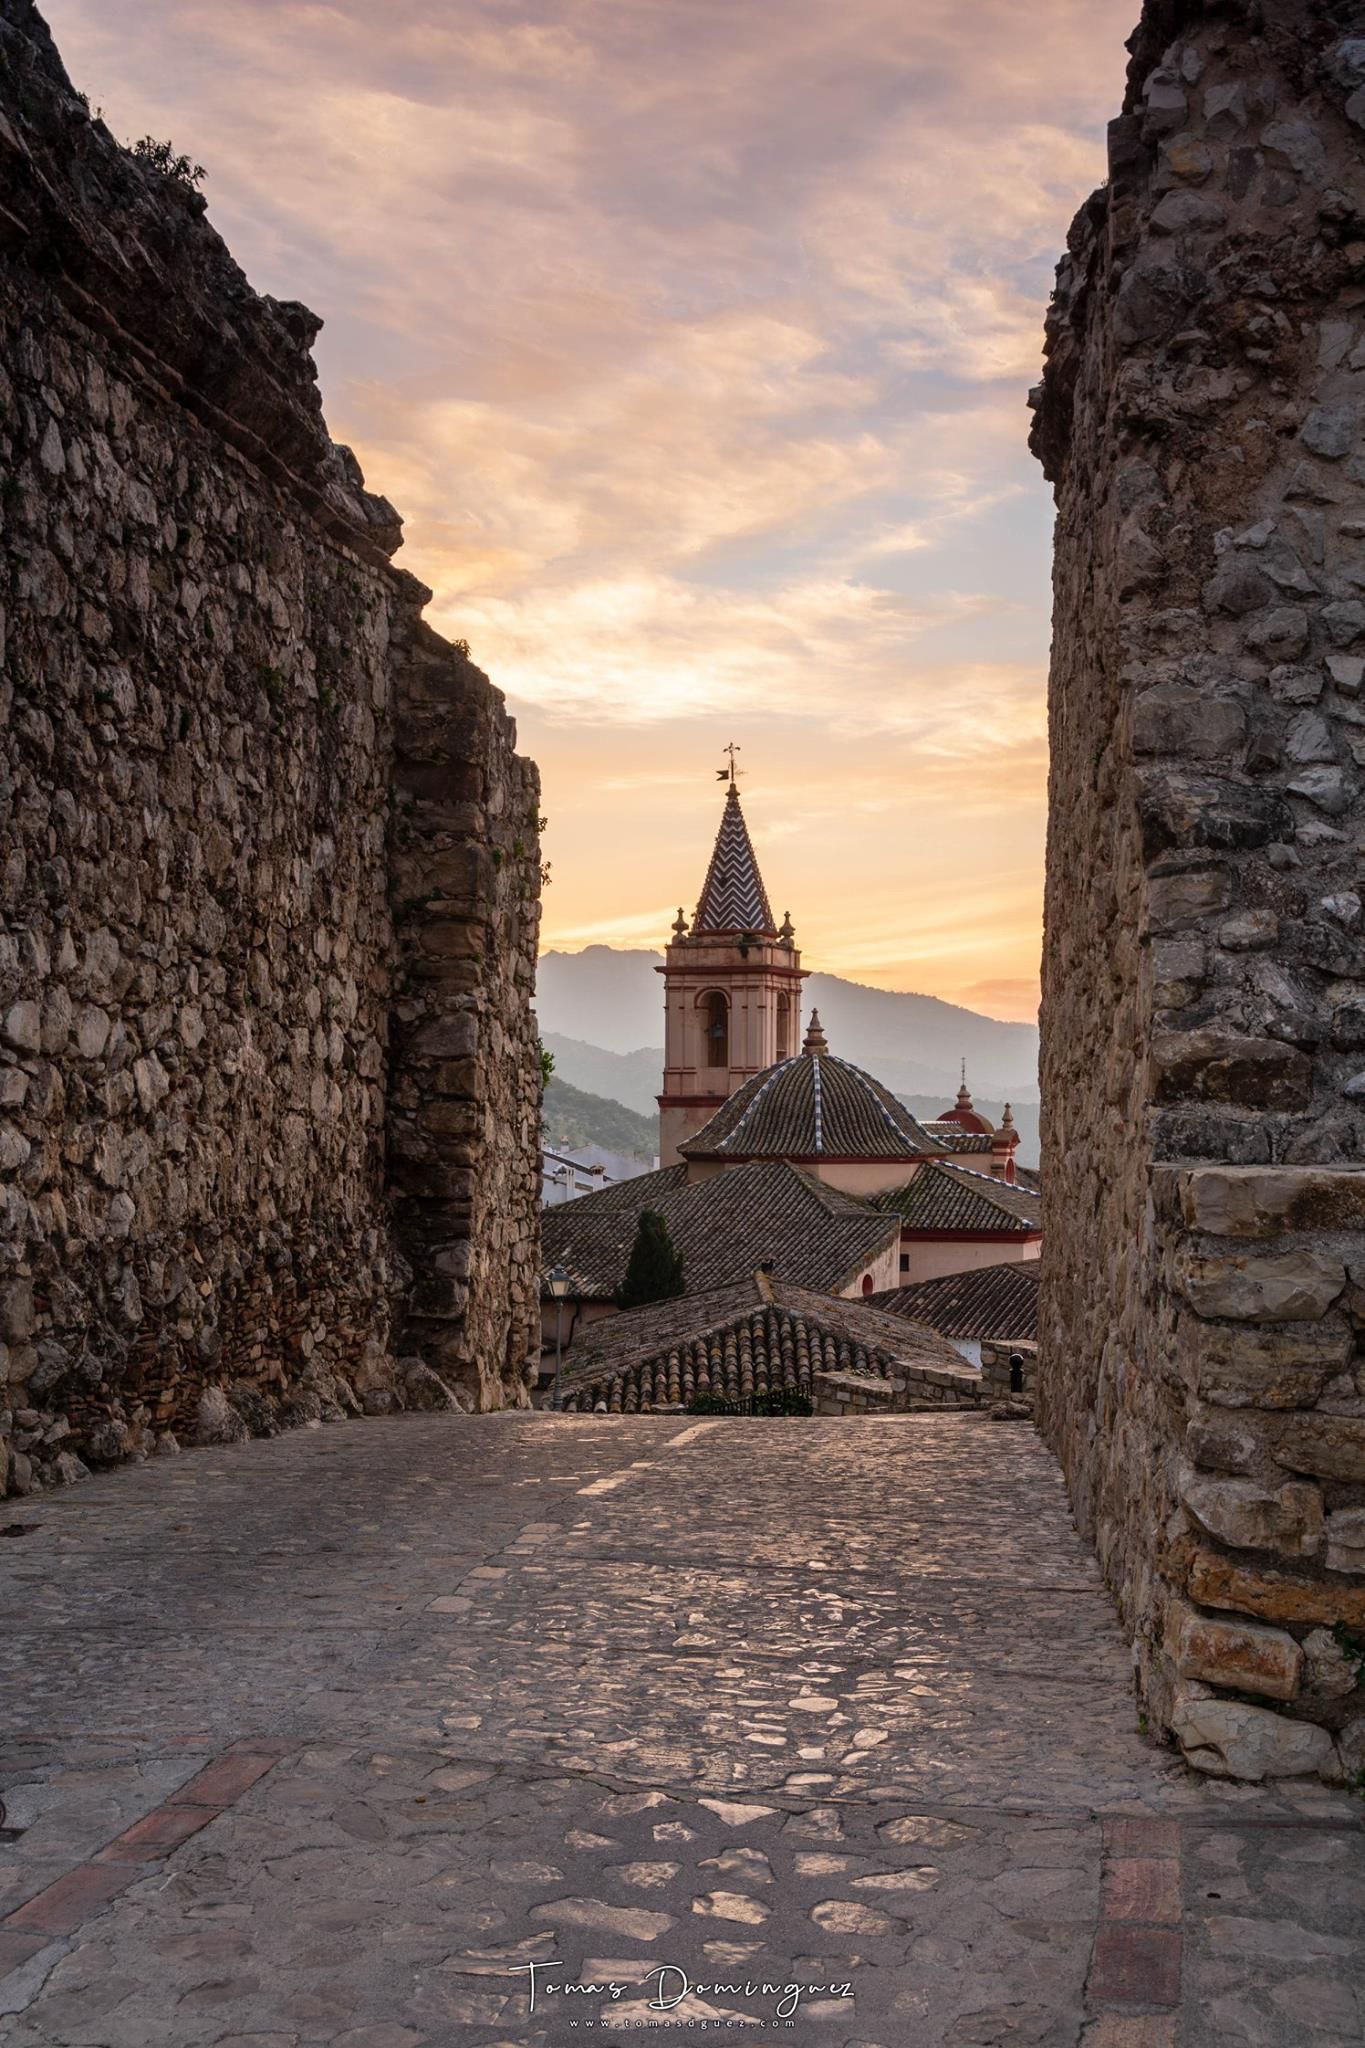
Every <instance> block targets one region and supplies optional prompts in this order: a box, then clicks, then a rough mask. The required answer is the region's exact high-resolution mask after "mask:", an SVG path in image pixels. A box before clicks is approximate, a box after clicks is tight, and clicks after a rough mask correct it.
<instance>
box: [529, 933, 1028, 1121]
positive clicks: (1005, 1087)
mask: <svg viewBox="0 0 1365 2048" xmlns="http://www.w3.org/2000/svg"><path fill="white" fill-rule="evenodd" d="M662 965H663V955H662V953H647V952H618V951H617V950H616V948H615V947H613V946H588V947H587V948H585V950H584V951H583V952H581V953H546V954H544V955H543V956H542V958H541V962H540V971H539V977H538V986H537V994H536V1007H537V1010H538V1012H539V1015H540V1027H541V1034H542V1036H543V1037H544V1038H545V1041H546V1043H547V1044H551V1041H552V1039H553V1038H566V1039H577V1040H578V1041H579V1043H580V1045H582V1046H584V1047H592V1046H597V1047H601V1049H602V1050H603V1051H604V1052H607V1053H616V1054H631V1055H638V1054H639V1053H640V1049H641V1048H642V1047H644V1048H647V1049H648V1053H649V1060H650V1061H652V1062H653V1064H652V1065H651V1066H649V1067H648V1072H649V1082H648V1092H649V1105H650V1106H651V1107H652V1104H653V1097H654V1095H655V1094H657V1092H658V1089H659V1085H660V1078H661V1068H662V1064H663V1061H662V1055H661V1053H660V1052H659V1051H658V1050H657V1048H659V1047H661V1046H662V1044H663V983H662V981H661V980H660V978H659V976H658V975H657V974H656V973H655V972H654V970H655V968H656V967H661V966H662ZM804 1000H805V1007H806V1014H807V1015H809V1012H810V1010H811V1007H812V1006H815V1007H817V1008H818V1009H819V1011H820V1021H821V1022H822V1024H823V1025H824V1027H825V1032H826V1035H827V1037H828V1039H829V1043H830V1049H831V1051H833V1052H836V1053H838V1054H839V1055H840V1056H841V1057H842V1058H844V1059H847V1060H852V1061H853V1063H854V1065H855V1066H860V1067H866V1068H867V1069H868V1071H869V1072H871V1073H873V1074H875V1075H876V1076H877V1078H878V1079H879V1080H880V1081H884V1082H885V1083H886V1085H887V1087H888V1088H893V1089H895V1090H896V1092H897V1093H898V1094H901V1093H906V1094H914V1095H930V1096H940V1095H941V1096H942V1097H943V1100H942V1101H941V1102H940V1103H939V1104H938V1107H939V1108H940V1109H944V1108H946V1107H947V1106H948V1104H949V1103H950V1102H951V1101H952V1100H953V1097H954V1096H955V1095H956V1093H957V1085H958V1078H959V1073H960V1067H959V1062H960V1061H961V1060H963V1059H964V1058H965V1060H966V1062H967V1079H968V1081H969V1083H970V1084H971V1089H972V1093H973V1095H974V1096H978V1097H980V1098H981V1100H982V1102H983V1104H984V1102H985V1101H986V1100H988V1099H990V1100H997V1101H1002V1102H1003V1101H1004V1099H1005V1098H1006V1097H1008V1098H1009V1099H1010V1100H1011V1101H1012V1102H1013V1103H1014V1105H1015V1108H1016V1110H1017V1109H1018V1108H1019V1106H1020V1104H1021V1103H1027V1102H1036V1101H1037V1099H1038V1032H1037V1028H1036V1027H1035V1026H1034V1025H1032V1024H1006V1023H1002V1022H1000V1021H999V1020H998V1019H997V1018H994V1017H982V1016H979V1015H978V1014H977V1012H976V1011H975V1010H965V1009H962V1008H960V1007H959V1006H958V1005H957V1004H956V1003H945V1002H943V1001H941V1000H940V998H939V997H937V996H919V995H908V994H907V995H899V994H893V993H892V992H891V991H890V990H887V989H880V988H865V987H863V986H862V984H861V983H859V982H856V981H845V980H844V979H843V978H842V976H840V975H837V974H812V975H811V977H810V979H809V981H808V982H807V983H806V988H805V998H804ZM552 1049H553V1048H552ZM646 1064H647V1063H646ZM560 1071H561V1073H562V1074H563V1077H564V1079H565V1080H567V1081H569V1082H571V1083H572V1085H573V1086H574V1087H577V1088H587V1089H589V1090H590V1091H591V1092H592V1093H594V1094H599V1095H612V1096H614V1097H615V1099H616V1100H617V1101H618V1102H625V1103H627V1104H628V1105H629V1106H630V1107H631V1108H632V1109H639V1110H641V1111H644V1110H645V1109H646V1103H645V1100H644V1095H643V1090H642V1088H641V1087H634V1086H632V1088H631V1092H630V1093H629V1094H622V1093H621V1092H620V1087H621V1084H620V1081H619V1078H618V1085H617V1086H615V1087H610V1088H609V1087H607V1086H605V1085H604V1083H605V1079H606V1076H605V1073H604V1074H603V1076H602V1077H601V1079H600V1080H589V1079H587V1078H585V1077H584V1076H583V1075H582V1073H581V1069H580V1070H579V1071H574V1072H571V1071H570V1070H569V1067H568V1065H565V1066H563V1067H561V1070H560ZM638 1071H639V1076H640V1080H641V1082H643V1080H644V1076H645V1071H646V1066H645V1064H642V1065H641V1066H640V1067H639V1069H638ZM634 1072H635V1068H634V1066H632V1074H633V1073H634ZM945 1091H946V1092H945ZM984 1113H985V1114H986V1115H987V1116H990V1115H991V1113H992V1112H991V1111H990V1110H989V1109H987V1110H985V1112H984Z"/></svg>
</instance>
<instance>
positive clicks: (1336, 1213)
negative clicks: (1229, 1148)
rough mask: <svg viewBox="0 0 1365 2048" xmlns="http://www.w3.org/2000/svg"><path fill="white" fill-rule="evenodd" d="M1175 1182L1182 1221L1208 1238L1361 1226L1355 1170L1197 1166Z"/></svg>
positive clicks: (1362, 1192) (1364, 1214) (1364, 1181)
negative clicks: (1206, 1234) (1207, 1235)
mask: <svg viewBox="0 0 1365 2048" xmlns="http://www.w3.org/2000/svg"><path fill="white" fill-rule="evenodd" d="M1168 1171H1169V1169H1168ZM1179 1186H1180V1203H1181V1210H1182V1213H1183V1215H1184V1219H1185V1222H1186V1223H1187V1224H1188V1226H1189V1227H1190V1229H1192V1230H1202V1231H1207V1232H1208V1234H1209V1235H1210V1236H1212V1237H1241V1238H1264V1237H1278V1236H1280V1235H1282V1234H1283V1233H1284V1232H1286V1231H1339V1230H1361V1229H1365V1169H1361V1168H1351V1167H1340V1168H1338V1167H1325V1166H1198V1167H1194V1168H1192V1169H1190V1170H1189V1171H1188V1172H1182V1173H1180V1174H1179Z"/></svg>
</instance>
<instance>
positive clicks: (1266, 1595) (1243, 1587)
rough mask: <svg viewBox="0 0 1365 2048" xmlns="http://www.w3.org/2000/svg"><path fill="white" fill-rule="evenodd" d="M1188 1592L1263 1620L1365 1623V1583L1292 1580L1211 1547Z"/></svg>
mask: <svg viewBox="0 0 1365 2048" xmlns="http://www.w3.org/2000/svg"><path fill="white" fill-rule="evenodd" d="M1185 1585H1186V1590H1187V1591H1188V1593H1189V1595H1190V1597H1191V1599H1192V1600H1196V1601H1197V1602H1198V1603H1199V1605H1200V1606H1201V1607H1217V1608H1221V1609H1224V1610H1225V1611H1231V1612H1232V1613H1234V1614H1251V1615H1255V1616H1256V1618H1257V1619H1258V1620H1260V1621H1278V1622H1284V1623H1286V1624H1293V1623H1295V1622H1321V1623H1323V1624H1324V1625H1325V1626H1326V1627H1328V1628H1331V1627H1333V1626H1334V1625H1335V1624H1336V1623H1337V1622H1339V1621H1340V1622H1344V1623H1345V1624H1346V1626H1347V1627H1348V1628H1362V1627H1365V1586H1361V1587H1355V1586H1350V1585H1348V1584H1345V1583H1344V1582H1343V1581H1342V1580H1340V1579H1335V1580H1331V1581H1328V1580H1327V1579H1325V1578H1321V1577H1318V1578H1307V1577H1305V1578H1291V1577H1290V1575H1289V1574H1288V1573H1287V1572H1278V1571H1275V1570H1274V1569H1273V1568H1272V1567H1270V1566H1262V1565H1257V1564H1248V1563H1243V1562H1241V1561H1240V1560H1236V1561H1235V1560H1234V1559H1232V1558H1229V1557H1223V1556H1221V1555H1219V1553H1218V1552H1216V1551H1212V1550H1196V1551H1195V1552H1194V1554H1193V1556H1192V1558H1191V1559H1190V1563H1189V1567H1188V1570H1187V1572H1186V1578H1185Z"/></svg>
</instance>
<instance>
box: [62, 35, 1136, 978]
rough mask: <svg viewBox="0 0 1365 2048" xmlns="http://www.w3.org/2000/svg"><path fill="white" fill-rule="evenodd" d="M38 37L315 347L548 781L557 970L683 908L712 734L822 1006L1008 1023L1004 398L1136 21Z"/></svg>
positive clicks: (1008, 583)
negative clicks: (592, 939) (311, 311)
mask: <svg viewBox="0 0 1365 2048" xmlns="http://www.w3.org/2000/svg"><path fill="white" fill-rule="evenodd" d="M47 11H48V13H49V17H50V19H51V20H52V23H53V27H54V31H55V33H56V34H57V37H58V40H59V43H60V44H61V46H62V48H63V51H64V54H65V56H66V58H67V61H68V63H69V65H70V67H71V69H72V70H73V73H74V74H75V75H76V77H77V81H78V83H80V84H81V85H82V86H84V87H85V88H87V89H88V90H89V91H90V93H91V95H92V97H93V98H94V99H96V100H97V101H100V102H102V103H103V105H104V107H105V109H106V112H107V114H108V117H109V119H110V121H111V124H112V125H113V126H114V127H115V128H116V129H117V130H118V131H120V132H122V133H124V134H136V133H141V132H143V131H145V130H151V131H152V132H154V133H157V134H163V135H171V136H173V137H174V138H175V140H176V142H177V144H178V146H181V147H189V148H192V149H193V151H194V154H195V155H196V157H198V158H200V159H201V160H202V161H204V162H205V163H206V164H208V166H209V169H210V174H211V175H210V180H209V184H208V186H207V192H208V196H209V199H210V207H211V214H212V217H213V219H214V220H215V222H216V223H217V225H218V226H219V227H220V228H221V229H222V231H223V232H224V233H225V235H226V236H227V238H228V240H229V241H230V243H231V245H232V247H233V249H234V251H235V252H236V254H237V255H238V256H239V258H240V259H241V260H242V262H243V264H244V266H245V267H246V269H247V270H248V272H249V274H250V275H251V276H252V278H253V281H254V282H256V283H257V284H258V286H260V287H261V288H263V289H269V290H273V291H276V292H280V293H282V294H285V295H288V296H297V297H302V298H304V299H306V300H307V301H308V302H309V303H310V304H312V305H314V306H315V307H316V309H317V310H318V311H319V312H320V313H321V314H322V315H323V316H324V318H325V319H326V321H327V326H326V329H325V331H324V334H323V337H322V340H321V344H320V349H319V359H320V364H321V369H322V374H323V381H324V388H325V392H326V397H327V406H328V414H329V418H330V420H331V422H332V425H333V429H334V431H335V432H337V434H338V435H339V436H340V437H342V438H344V439H347V440H350V441H351V442H352V443H353V444H354V445H355V447H356V448H357V451H358V452H359V454H360V456H361V459H362V461H363V463H364V465H365V467H366V470H367V472H368V474H369V476H370V478H371V481H372V482H373V483H374V484H375V486H376V487H377V488H380V489H382V490H384V491H385V492H386V493H387V494H388V495H389V496H390V497H391V498H392V499H393V500H394V502H395V503H396V504H398V505H399V507H400V509H401V510H402V511H403V512H404V514H405V515H406V517H407V520H408V548H407V551H406V554H405V557H404V559H405V561H406V563H407V565H408V566H409V567H411V568H412V569H413V570H414V571H415V572H416V573H417V574H418V575H420V576H422V577H423V579H424V580H425V581H427V582H428V583H430V584H431V585H432V587H433V588H434V590H435V592H436V601H435V604H434V606H433V617H434V619H435V621H436V622H437V623H438V624H440V625H441V626H443V627H444V628H445V629H446V630H448V631H450V632H452V633H456V634H460V635H463V636H465V637H467V638H468V639H469V640H470V641H471V643H472V644H473V647H474V651H475V654H476V656H477V657H478V658H479V659H480V660H481V661H482V662H483V664H484V665H485V666H486V667H487V668H488V670H489V672H490V674H491V675H492V676H493V677H494V680H495V681H497V682H498V683H499V684H500V685H501V686H502V687H503V688H504V689H506V690H507V691H508V693H509V696H510V698H511V700H512V703H513V707H514V709H516V710H517V711H518V713H519V715H520V717H521V719H522V725H523V733H524V736H525V738H526V740H527V741H528V743H529V744H530V745H531V746H532V747H533V748H534V750H535V752H536V753H537V755H538V757H539V759H540V761H541V764H542V769H543V772H544V778H545V786H546V804H547V809H548V810H549V812H550V814H551V818H552V830H551V845H550V852H551V854H552V857H553V859H554V863H555V877H556V879H555V884H554V887H553V889H552V891H551V894H550V899H549V904H548V906H547V909H548V928H549V931H550V932H551V934H552V936H554V937H555V938H556V939H558V940H561V941H562V940H564V939H565V938H567V937H570V936H571V935H573V934H579V935H582V934H587V933H596V934H605V933H611V932H617V933H620V934H622V935H628V938H629V942H630V943H636V942H637V940H641V939H642V937H643V934H644V933H645V932H646V930H647V928H648V925H649V920H650V919H651V918H652V917H654V916H655V915H656V910H655V908H654V906H657V905H659V904H661V903H663V902H669V903H673V904H676V902H677V901H678V899H679V897H680V896H681V897H684V898H685V897H686V896H687V895H688V894H689V892H692V893H694V892H695V889H696V887H697V886H698V884H699V881H700V871H699V869H698V866H697V863H698V860H699V858H701V856H702V854H704V850H705V846H706V842H707V841H708V840H709V836H710V832H711V829H712V797H711V794H710V790H711V788H712V787H713V785H712V784H710V781H709V777H710V770H711V765H712V756H713V755H714V753H715V750H716V747H717V746H718V744H719V743H720V742H721V741H723V740H725V739H728V738H729V737H731V734H732V732H733V733H734V735H735V736H736V737H740V738H742V739H743V740H744V742H745V745H746V750H747V751H746V754H745V759H746V762H747V763H748V765H749V766H750V768H751V770H752V771H753V773H752V780H751V784H750V787H751V791H752V808H753V811H754V816H755V820H756V830H757V829H758V826H759V824H760V823H761V825H762V827H763V828H764V829H765V830H766V831H767V833H768V843H769V845H770V847H771V850H772V865H773V867H774V868H775V869H776V868H778V867H781V868H782V869H783V870H784V871H785V872H784V873H783V874H782V875H781V876H779V874H778V873H776V872H775V873H773V874H772V875H771V876H770V881H771V882H772V886H773V888H774V891H775V893H777V894H779V895H783V896H784V897H785V896H788V895H789V896H790V899H791V901H792V906H793V909H794V911H795V912H796V913H797V914H798V916H799V917H800V918H801V919H802V921H803V928H804V930H805V932H806V934H807V945H808V950H809V955H810V957H812V958H813V956H814V951H815V948H816V946H817V945H818V948H819V958H818V960H814V964H819V965H822V966H828V967H832V968H836V969H837V968H839V967H841V966H842V967H849V968H855V967H856V968H857V969H858V970H859V971H860V972H863V973H864V974H865V975H866V976H867V977H869V978H877V979H884V980H897V979H906V978H907V977H908V978H909V979H910V980H912V981H913V983H914V985H915V986H919V987H925V986H931V987H934V988H936V989H938V990H939V991H940V992H942V993H944V994H949V995H956V996H963V995H965V993H966V991H967V990H968V989H969V988H970V989H975V990H978V991H985V990H987V989H998V990H1000V991H1008V990H1010V989H1013V990H1014V991H1015V994H1016V996H1017V998H1018V1007H1019V1008H1020V1009H1021V1010H1027V1008H1028V1007H1029V1002H1030V996H1029V990H1030V988H1031V987H1032V985H1033V976H1034V973H1035V970H1036V957H1037V943H1038V896H1039V863H1040V851H1039V849H1040V846H1041V817H1042V803H1043V787H1044V770H1045V763H1044V742H1043V728H1042V708H1041V706H1042V687H1043V666H1044V660H1045V648H1046V632H1047V610H1048V593H1047V589H1046V581H1045V546H1046V531H1047V521H1048V506H1047V500H1046V495H1045V492H1044V489H1043V487H1042V484H1041V480H1040V479H1039V478H1038V477H1037V476H1036V474H1035V473H1034V471H1033V469H1032V467H1031V465H1030V463H1029V460H1028V458H1027V455H1026V454H1025V452H1024V449H1023V434H1024V427H1025V415H1024V411H1023V395H1024V391H1025V388H1026V386H1027V385H1028V383H1029V382H1031V381H1032V380H1033V378H1034V376H1035V375H1036V366H1037V360H1038V347H1039V338H1040V333H1041V322H1042V302H1043V299H1044V297H1045V294H1046V289H1047V283H1048V278H1049V275H1050V270H1051V265H1052V261H1053V258H1054V254H1055V251H1056V250H1057V249H1058V248H1059V247H1060V243H1061V238H1062V236H1063V234H1064V231H1065V227H1066V223H1067V220H1068V218H1069V216H1070V214H1071V212H1072V211H1073V210H1074V207H1075V205H1076V204H1077V203H1078V201H1079V200H1080V199H1081V198H1082V197H1083V196H1084V194H1085V192H1086V191H1087V190H1088V188H1089V186H1090V185H1091V184H1092V183H1094V182H1096V181H1097V180H1098V178H1099V176H1100V174H1101V169H1102V152H1101V146H1100V136H1101V129H1102V122H1103V119H1104V118H1105V117H1106V115H1107V113H1108V112H1109V111H1110V110H1111V107H1112V105H1113V103H1114V102H1115V100H1116V98H1117V95H1118V91H1119V86H1120V81H1121V76H1122V67H1123V61H1124V60H1123V50H1122V41H1123V36H1124V34H1125V33H1126V30H1127V28H1128V27H1129V26H1130V20H1129V17H1130V15H1131V14H1132V13H1133V12H1134V11H1135V0H1049V5H1048V6H1047V8H1045V9H1041V10H1040V9H1031V8H1021V7H1020V6H1019V5H1018V4H1017V0H845V4H843V5H841V6H839V7H831V6H830V5H829V4H828V0H782V4H781V5H780V6H779V5H778V4H777V0H768V4H762V0H759V4H752V5H735V4H734V0H525V4H524V5H522V6H520V7H518V8H517V9H511V8H509V7H507V6H506V5H505V4H504V0H460V4H459V5H451V6H439V7H438V6H435V5H433V4H432V0H386V4H385V6H384V8H383V9H382V10H380V11H378V12H376V10H375V9H374V8H373V6H372V4H371V0H326V4H324V0H49V4H48V8H47ZM627 842H628V843H629V846H630V855H629V858H624V859H623V858H622V847H623V845H624V844H626V843H627ZM703 864H704V862H703ZM1002 876H1008V877H1009V878H1010V885H1009V886H1008V887H1006V886H1004V885H1003V883H1002V882H1001V880H1000V878H1001V877H1002ZM670 915H671V913H670ZM964 920H970V922H971V930H970V932H969V933H967V934H966V935H965V936H964V934H963V930H962V926H963V923H964ZM655 936H659V934H656V935H655ZM1020 991H1022V993H1020ZM981 1000H985V996H984V994H983V995H982V996H981ZM1001 1000H1005V996H1004V995H1003V994H1002V996H1001ZM1010 1000H1014V998H1010Z"/></svg>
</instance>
